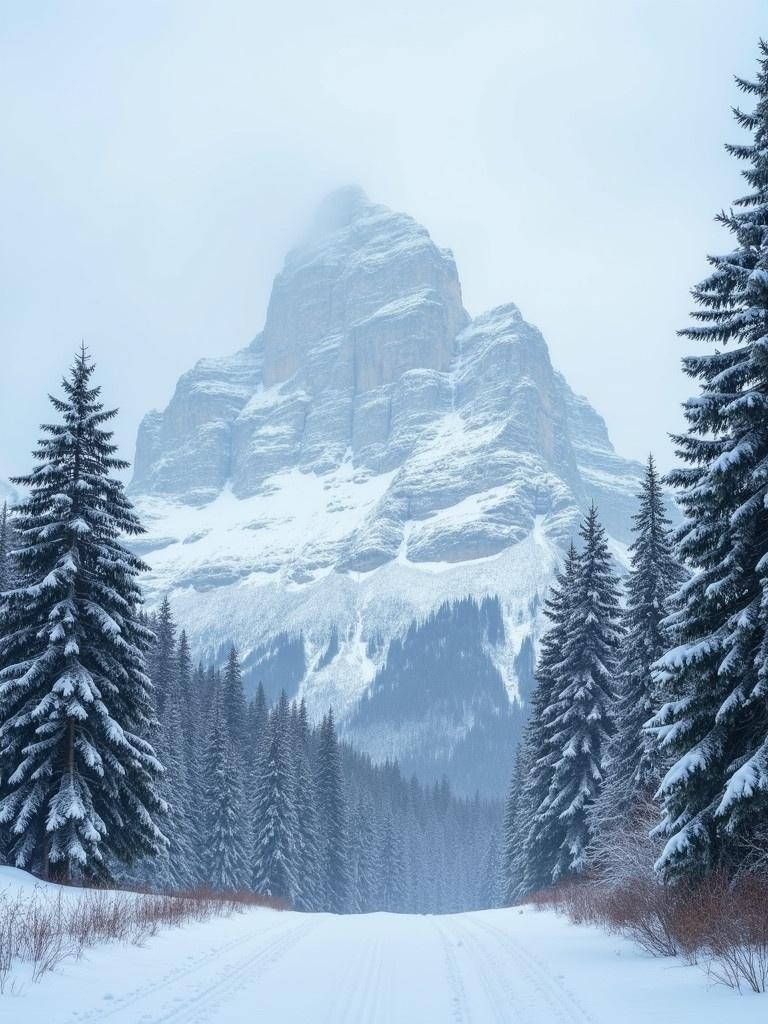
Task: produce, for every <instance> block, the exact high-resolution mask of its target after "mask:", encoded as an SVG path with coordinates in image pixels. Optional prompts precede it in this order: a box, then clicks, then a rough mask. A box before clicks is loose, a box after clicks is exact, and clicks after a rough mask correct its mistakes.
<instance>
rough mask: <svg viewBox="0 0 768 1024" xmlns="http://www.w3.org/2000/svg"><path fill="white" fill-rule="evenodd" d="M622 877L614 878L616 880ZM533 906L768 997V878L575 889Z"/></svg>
mask: <svg viewBox="0 0 768 1024" xmlns="http://www.w3.org/2000/svg"><path fill="white" fill-rule="evenodd" d="M614 877H615V876H614ZM529 902H530V903H532V904H533V905H534V906H536V907H538V908H540V909H542V908H547V909H552V910H555V911H556V912H558V913H563V914H566V915H567V916H568V917H569V919H570V920H571V921H573V922H574V923H575V924H598V925H601V926H602V927H603V928H605V929H607V930H608V931H612V932H617V933H619V934H622V935H626V936H627V937H628V938H630V939H632V940H633V941H634V942H636V943H637V944H638V945H639V946H641V947H642V948H643V949H645V950H647V951H648V952H649V953H651V954H653V955H654V956H682V957H684V958H685V959H687V960H688V962H689V963H701V964H702V966H703V967H704V969H705V971H706V972H707V974H708V975H709V976H710V977H711V978H712V979H713V980H714V981H717V982H719V983H721V984H724V985H728V986H729V987H731V988H735V989H739V990H741V988H742V986H746V987H748V988H750V989H751V990H752V991H753V992H766V991H768V877H766V876H761V875H754V874H752V875H742V876H740V877H738V878H736V879H733V880H731V879H728V878H727V877H726V876H725V875H723V874H717V873H713V874H712V875H710V876H708V877H707V878H706V879H704V880H702V881H700V882H698V883H696V884H678V885H662V884H661V883H660V882H659V881H655V880H653V878H650V879H649V878H648V877H647V876H643V877H638V878H634V879H632V878H630V877H623V878H622V880H621V883H620V884H615V883H614V884H608V883H607V882H606V880H605V879H604V878H599V879H595V878H592V879H582V880H579V881H569V882H566V883H562V884H561V885H558V886H554V887H552V888H551V889H545V890H542V891H541V892H538V893H535V894H534V895H533V896H532V897H531V898H530V900H529Z"/></svg>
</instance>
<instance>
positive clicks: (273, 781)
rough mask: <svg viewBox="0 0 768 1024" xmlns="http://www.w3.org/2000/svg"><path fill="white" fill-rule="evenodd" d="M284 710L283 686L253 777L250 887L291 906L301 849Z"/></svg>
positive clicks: (291, 749)
mask: <svg viewBox="0 0 768 1024" xmlns="http://www.w3.org/2000/svg"><path fill="white" fill-rule="evenodd" d="M289 714H290V713H289V707H288V698H287V697H286V695H285V691H283V692H282V694H281V695H280V701H279V703H278V705H277V708H275V710H274V711H273V712H272V714H271V715H270V722H269V730H268V739H267V745H266V747H265V750H264V753H263V755H262V757H261V759H260V764H259V771H258V778H257V782H256V794H255V800H254V806H253V821H254V844H253V887H254V889H255V890H256V891H257V892H260V893H263V894H264V895H266V896H276V897H278V898H279V899H283V900H286V901H287V902H288V903H289V904H291V905H293V904H294V903H296V901H297V897H299V896H300V895H301V894H302V893H301V879H300V877H299V875H298V869H299V867H300V863H299V862H300V856H301V852H302V851H301V848H300V843H299V818H298V815H297V813H296V775H295V767H294V763H293V754H294V747H293V744H292V742H291V734H290V720H289ZM308 884H309V882H308Z"/></svg>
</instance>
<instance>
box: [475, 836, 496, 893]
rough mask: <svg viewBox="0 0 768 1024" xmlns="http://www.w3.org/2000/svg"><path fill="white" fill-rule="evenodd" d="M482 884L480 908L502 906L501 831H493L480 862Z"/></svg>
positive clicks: (479, 890)
mask: <svg viewBox="0 0 768 1024" xmlns="http://www.w3.org/2000/svg"><path fill="white" fill-rule="evenodd" d="M480 865H481V866H480V884H479V885H478V894H477V897H478V906H479V907H480V908H481V909H483V910H486V909H492V908H494V907H498V906H500V905H501V881H502V877H501V839H500V836H499V830H498V829H496V828H494V829H491V835H490V838H489V839H488V844H487V846H486V848H485V854H484V855H483V858H482V860H481V861H480Z"/></svg>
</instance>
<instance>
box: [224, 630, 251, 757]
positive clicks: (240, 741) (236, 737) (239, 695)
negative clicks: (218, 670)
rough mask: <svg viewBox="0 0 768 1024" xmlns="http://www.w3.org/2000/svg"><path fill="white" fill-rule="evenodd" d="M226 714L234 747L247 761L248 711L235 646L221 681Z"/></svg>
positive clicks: (232, 648) (231, 650)
mask: <svg viewBox="0 0 768 1024" xmlns="http://www.w3.org/2000/svg"><path fill="white" fill-rule="evenodd" d="M221 685H222V691H223V701H224V713H225V715H226V719H227V728H228V729H229V735H230V739H231V740H232V747H233V749H234V750H235V752H236V754H237V756H238V758H239V759H240V760H241V761H242V760H244V759H245V750H246V741H247V731H248V709H247V706H246V703H245V694H244V692H243V675H242V672H241V670H240V659H239V657H238V655H237V650H236V649H235V647H234V645H233V646H231V647H230V649H229V654H228V655H227V664H226V666H225V668H224V672H223V674H222V679H221Z"/></svg>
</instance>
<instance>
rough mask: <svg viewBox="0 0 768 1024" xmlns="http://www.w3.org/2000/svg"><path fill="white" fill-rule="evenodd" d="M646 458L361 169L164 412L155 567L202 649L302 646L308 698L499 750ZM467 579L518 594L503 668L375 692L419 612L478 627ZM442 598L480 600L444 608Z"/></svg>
mask: <svg viewBox="0 0 768 1024" xmlns="http://www.w3.org/2000/svg"><path fill="white" fill-rule="evenodd" d="M641 474H642V467H641V466H639V465H637V464H635V463H631V462H628V461H627V460H625V459H622V458H621V457H620V456H618V455H617V454H616V453H615V451H614V450H613V447H612V445H611V442H610V439H609V437H608V433H607V430H606V428H605V424H604V422H603V420H602V419H601V417H600V416H599V415H598V414H597V413H596V412H595V411H594V410H593V409H592V407H591V406H590V404H589V402H588V401H587V400H586V399H584V398H581V397H579V396H577V395H575V394H574V393H573V392H572V391H571V389H570V388H569V387H568V384H567V383H566V381H565V380H564V378H563V377H562V376H561V375H560V374H559V373H558V372H557V371H556V370H555V369H554V368H553V366H552V363H551V360H550V357H549V352H548V349H547V345H546V342H545V340H544V338H543V337H542V335H541V333H540V332H539V331H538V330H537V329H536V328H535V327H534V326H533V325H531V324H529V323H528V322H527V321H526V320H525V319H524V318H523V316H522V314H521V312H520V310H519V309H518V308H517V306H515V305H513V304H511V303H509V304H506V305H503V306H500V307H498V308H496V309H493V310H491V311H489V312H487V313H484V314H482V315H481V316H478V317H476V318H475V319H473V320H471V319H470V318H469V316H468V315H467V313H466V311H465V310H464V308H463V305H462V301H461V287H460V284H459V277H458V273H457V270H456V265H455V263H454V260H453V256H452V255H451V253H450V252H448V251H447V250H444V249H440V248H439V247H438V246H436V245H435V243H434V242H433V240H432V239H431V237H430V235H429V233H428V231H427V230H426V229H425V228H424V227H422V226H421V225H420V224H418V223H417V222H416V221H415V220H413V218H412V217H410V216H408V215H407V214H404V213H398V212H396V211H393V210H390V209H388V208H387V207H385V206H381V205H379V204H376V203H374V202H372V201H371V200H369V199H368V197H367V196H366V195H365V193H364V192H362V190H360V189H358V188H355V187H353V188H347V189H342V190H341V191H339V192H337V193H334V194H333V195H332V196H330V197H329V198H328V199H326V200H325V202H324V203H323V204H322V206H321V208H320V211H319V213H318V216H317V218H316V219H315V222H314V224H313V226H312V228H311V230H310V232H309V233H308V234H307V236H305V238H304V239H303V241H302V242H301V244H300V245H298V246H297V247H296V248H295V249H294V250H292V252H291V253H289V254H288V256H287V257H286V260H285V265H284V267H283V269H282V270H281V272H280V273H279V274H278V275H277V277H276V279H275V282H274V285H273V288H272V294H271V297H270V301H269V308H268V311H267V316H266V322H265V326H264V329H263V331H262V333H261V334H260V335H258V336H257V337H256V338H255V339H254V341H253V342H252V343H251V344H250V345H249V346H248V347H247V348H245V349H243V350H242V351H241V352H239V353H237V354H235V355H233V356H230V357H228V358H223V359H208V360H203V361H201V362H200V363H198V364H197V366H195V367H194V368H193V369H192V370H191V371H189V372H188V373H186V374H184V375H183V376H182V377H181V379H180V380H179V382H178V385H177V388H176V391H175V394H174V395H173V398H172V399H171V401H170V403H169V405H168V407H167V409H166V410H165V411H164V412H162V413H157V412H155V413H151V414H149V416H147V417H146V418H145V420H144V422H143V424H142V426H141V429H140V431H139V437H138V440H137V450H136V460H135V475H134V481H133V484H132V490H133V493H134V495H135V496H136V498H137V502H138V504H139V508H140V512H141V514H142V516H143V518H144V520H145V523H146V525H147V526H148V528H149V534H148V537H147V538H146V539H144V540H143V541H142V548H143V550H142V553H143V554H144V556H145V557H146V558H147V560H148V561H149V563H150V564H151V566H152V578H151V581H150V586H151V588H152V589H153V590H154V592H155V593H158V594H159V593H161V592H167V591H170V592H171V594H172V600H173V602H174V604H175V605H176V607H177V612H178V615H179V618H180V620H181V621H183V623H184V624H185V626H186V628H187V630H188V631H189V633H190V635H191V637H192V640H193V642H194V644H195V646H196V651H197V654H198V655H200V656H203V657H214V658H215V657H218V655H219V652H220V651H221V650H223V649H224V648H225V647H226V646H227V645H228V644H229V643H230V642H234V643H236V644H237V646H238V647H239V648H240V650H241V653H242V654H243V655H244V657H245V661H246V667H247V668H248V669H249V670H250V671H251V672H252V673H253V676H252V677H253V678H257V677H258V673H261V674H262V676H263V675H264V674H265V673H266V672H267V669H266V668H265V665H266V662H265V659H267V660H268V659H269V658H272V657H273V656H274V657H277V655H276V654H275V651H277V650H283V651H286V652H289V654H285V655H284V657H285V658H286V659H288V661H287V662H286V664H288V663H290V666H291V668H290V672H288V669H286V668H285V666H284V668H283V671H285V672H288V675H286V676H285V678H286V679H292V680H293V683H294V684H295V686H296V687H298V688H300V689H301V692H302V693H303V694H304V695H305V696H306V698H307V701H308V704H309V706H310V708H311V709H312V708H315V709H316V710H317V711H321V710H323V709H324V708H327V706H328V704H329V703H332V704H333V705H334V707H335V708H336V710H337V712H338V714H339V715H340V719H341V722H342V725H344V727H345V728H347V729H348V730H351V734H354V735H355V736H356V738H357V740H358V741H359V742H360V743H361V744H362V745H363V746H365V747H366V749H369V750H371V751H372V752H375V753H376V755H377V756H398V757H401V758H405V759H406V760H407V759H408V758H409V757H411V755H413V756H416V755H415V754H414V751H418V750H420V749H421V746H423V745H424V744H426V746H427V748H428V749H426V748H425V751H426V752H425V753H424V756H425V757H427V758H428V759H430V758H431V759H432V760H431V761H430V764H432V765H433V767H434V757H436V756H437V755H436V754H435V751H434V750H432V746H430V745H431V744H434V743H442V746H441V748H440V749H441V751H442V753H441V754H440V757H441V758H443V760H445V759H447V760H448V761H450V760H451V759H452V758H454V756H455V757H457V758H458V756H459V755H458V754H457V753H456V751H457V750H458V748H459V747H460V746H461V745H462V744H463V743H464V742H465V740H466V741H467V742H470V741H469V740H468V737H469V735H470V733H472V734H473V736H474V738H473V739H472V740H471V749H472V750H475V749H479V747H482V739H478V734H477V729H479V728H481V726H480V724H479V721H480V718H479V717H478V716H480V717H482V716H483V715H486V714H487V715H491V716H495V718H494V721H495V723H496V725H495V726H494V728H496V729H498V726H499V722H500V721H502V719H503V715H504V714H506V713H507V711H508V710H509V708H507V709H506V711H505V710H504V708H500V707H499V706H498V693H499V692H502V693H506V694H507V695H508V698H509V700H511V701H513V702H514V701H516V700H518V699H519V698H520V697H521V695H523V694H524V692H525V686H524V685H523V680H522V677H521V673H522V672H523V669H521V668H520V666H521V665H522V666H524V665H529V663H530V661H531V657H532V655H531V652H532V651H533V649H534V646H535V640H536V636H537V634H538V631H539V629H540V627H541V621H540V616H541V605H542V600H543V596H544V594H545V591H546V589H547V586H548V583H549V581H550V579H551V575H552V572H553V570H554V567H555V566H556V564H557V561H558V559H559V557H560V553H561V551H562V548H563V546H564V545H565V543H567V541H568V539H569V538H570V535H571V533H572V532H573V531H574V527H575V524H576V522H577V520H578V518H579V516H580V514H581V511H582V510H583V509H584V508H585V507H586V506H587V505H588V504H589V502H590V501H592V500H593V499H594V500H595V501H596V502H597V504H598V506H599V508H600V513H601V517H602V519H603V521H604V523H605V524H606V526H607V528H608V531H609V533H610V534H611V535H612V537H613V538H614V540H615V542H616V550H617V551H620V550H621V543H622V542H623V541H626V539H627V537H628V531H629V525H630V515H631V512H632V510H633V507H634V495H635V493H636V490H637V483H638V479H639V477H640V476H641ZM467 598H472V599H473V600H476V601H477V602H479V604H478V605H477V608H478V609H481V608H482V607H486V606H485V605H483V602H484V601H486V600H491V599H493V600H494V601H498V605H499V613H498V614H499V616H500V621H501V625H500V626H499V628H496V627H494V631H493V635H494V641H493V643H490V641H487V638H486V639H483V637H482V636H480V634H478V636H477V638H476V640H477V652H476V653H477V658H478V659H479V660H478V665H479V664H480V662H482V661H483V659H486V661H488V659H490V661H489V662H488V664H487V665H486V669H487V670H486V669H482V670H481V669H480V668H478V672H477V674H476V677H475V682H473V681H472V680H469V679H467V680H464V681H462V679H458V678H457V679H456V680H455V681H454V682H455V692H454V694H453V697H452V700H453V701H454V702H455V703H452V704H451V708H450V710H447V705H440V707H442V708H443V710H442V711H438V710H435V711H434V715H432V717H430V720H429V723H427V724H425V722H423V721H420V720H419V721H417V720H413V721H411V720H408V721H405V720H403V719H402V716H401V718H398V714H396V713H394V712H392V701H391V700H389V699H388V700H385V701H379V700H377V699H374V697H375V693H376V687H377V686H379V685H381V686H386V687H387V688H389V689H390V690H391V688H392V686H394V685H395V683H394V682H393V676H392V673H393V672H395V674H397V672H399V671H400V669H399V668H398V669H397V670H395V669H394V668H393V665H399V664H400V662H399V661H398V658H395V655H394V653H393V656H392V658H388V652H389V651H390V648H391V645H392V643H393V642H394V641H395V639H397V638H402V637H403V635H404V633H406V632H408V633H409V635H411V631H412V630H416V632H415V633H413V636H418V637H422V640H421V641H418V642H419V643H421V642H422V641H423V643H426V644H429V645H431V644H435V645H437V646H440V645H441V644H442V643H443V641H442V640H440V639H439V638H438V637H437V636H436V634H435V633H434V630H438V631H439V630H440V629H445V630H447V631H449V632H450V630H452V629H454V628H458V627H457V626H456V622H457V621H458V620H456V619H455V615H458V616H459V618H460V619H461V621H462V622H463V623H464V626H462V627H461V628H466V629H467V630H470V629H471V628H474V627H471V626H470V625H469V623H472V622H477V623H480V622H481V620H482V619H483V615H482V614H480V612H479V611H478V612H475V611H474V610H473V609H472V608H465V606H464V605H461V602H462V601H464V600H465V599H467ZM445 602H457V603H458V604H457V607H458V608H464V611H459V612H456V613H454V612H445V613H444V614H441V615H439V616H437V618H436V619H434V620H433V619H432V618H430V617H432V616H434V614H435V613H436V609H439V608H441V607H442V606H443V605H444V603H445ZM494 607H495V605H494ZM483 614H484V613H483ZM495 614H496V612H494V615H495ZM427 620H429V621H430V622H432V623H433V626H430V627H429V628H428V629H426V631H425V630H420V628H419V629H417V626H418V624H419V623H421V622H425V621H427ZM433 627H434V628H433ZM479 628H480V626H478V629H479ZM482 628H483V629H487V624H486V626H483V627H482ZM483 635H484V634H483ZM281 638H282V639H281ZM331 638H333V642H332V641H331ZM398 642H399V641H398ZM414 642H416V641H414ZM470 642H471V641H470V640H467V643H470ZM281 645H282V646H281ZM406 646H408V645H406ZM400 650H401V652H402V650H405V648H404V647H403V648H400ZM408 650H410V646H408ZM270 652H272V653H270ZM297 652H298V653H297ZM524 652H525V653H524ZM406 661H407V662H408V664H413V658H412V657H411V655H410V654H409V655H408V656H407V658H405V661H404V662H403V664H404V663H405V662H406ZM491 663H492V664H491ZM297 666H298V668H297ZM387 666H389V667H388V668H387ZM385 669H386V671H385ZM425 671H426V669H425ZM440 671H442V669H441V670H440ZM525 671H526V672H529V670H528V669H526V670H525ZM275 672H276V674H279V672H277V670H275ZM382 672H383V673H384V675H383V676H382V675H381V673H382ZM291 673H293V675H291ZM438 674H439V673H438ZM480 679H484V680H486V683H487V686H488V687H490V689H489V690H488V691H487V692H485V693H484V695H482V698H481V697H477V700H475V697H476V696H477V695H474V696H473V691H472V687H473V686H485V685H486V683H482V684H481V683H480V682H477V680H480ZM377 680H380V682H378V683H377ZM382 680H383V681H382ZM403 685H405V684H403ZM408 685H411V684H410V683H409V684H408ZM414 685H415V684H414ZM463 685H466V686H467V687H468V690H467V693H466V695H465V697H462V695H461V692H460V691H461V687H462V686H463ZM363 698H365V700H367V701H368V703H367V705H366V707H367V712H366V714H365V715H364V716H362V717H361V716H360V715H358V714H357V711H356V709H357V708H358V707H359V705H360V701H361V700H363ZM369 698H370V699H369ZM422 704H423V702H415V703H412V704H410V705H408V706H409V707H410V708H411V709H413V708H415V707H417V706H418V707H422ZM385 707H386V708H389V709H390V710H389V711H388V712H387V715H390V716H391V717H390V718H388V719H387V720H386V721H384V720H383V719H381V718H380V717H379V718H377V717H376V716H377V715H378V716H381V715H383V714H384V712H383V711H382V710H381V709H382V708H385ZM437 707H438V705H435V709H437ZM481 708H483V709H485V710H484V711H482V715H481V714H480V710H479V709H481ZM489 708H490V710H489ZM376 709H378V710H376ZM494 709H495V710H494ZM412 713H413V714H414V715H415V714H416V711H412ZM403 714H405V712H403ZM408 714H411V712H408ZM419 714H421V712H419ZM500 714H501V715H502V718H499V717H498V716H499V715H500ZM441 715H443V716H447V718H446V721H445V722H443V720H442V718H441V717H440V716H441ZM435 716H437V717H435ZM448 718H450V723H448ZM489 720H490V719H489ZM355 723H357V724H355ZM355 730H356V731H355ZM425 730H426V731H425ZM502 732H503V730H502ZM440 737H443V739H440ZM447 737H450V739H449V738H447ZM507 739H508V737H507ZM505 742H506V741H505ZM478 744H479V747H478ZM467 749H469V748H467ZM510 749H511V747H510ZM419 756H421V755H419ZM408 763H409V764H413V759H412V757H411V760H409V761H408ZM440 763H441V765H442V766H443V767H444V768H445V769H446V770H449V769H448V766H447V765H446V764H443V762H442V761H441V762H440ZM456 763H457V764H458V763H459V761H456ZM441 770H442V768H441ZM449 774H450V771H449Z"/></svg>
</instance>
